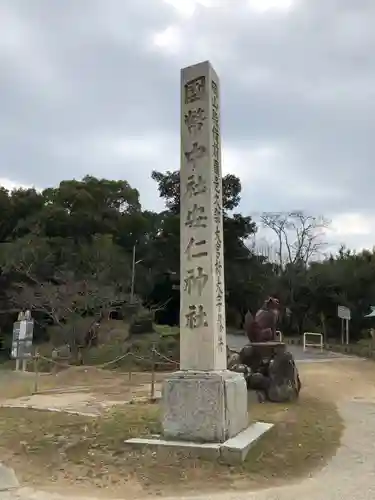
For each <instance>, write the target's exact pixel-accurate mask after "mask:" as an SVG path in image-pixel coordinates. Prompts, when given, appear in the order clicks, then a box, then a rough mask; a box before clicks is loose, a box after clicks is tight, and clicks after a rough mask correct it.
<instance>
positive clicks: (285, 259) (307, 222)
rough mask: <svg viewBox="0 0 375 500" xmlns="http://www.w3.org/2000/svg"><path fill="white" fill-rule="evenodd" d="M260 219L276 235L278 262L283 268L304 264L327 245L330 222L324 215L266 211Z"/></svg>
mask: <svg viewBox="0 0 375 500" xmlns="http://www.w3.org/2000/svg"><path fill="white" fill-rule="evenodd" d="M260 220H261V222H262V224H263V226H264V227H265V228H268V229H270V230H271V231H273V233H274V234H275V235H276V238H277V257H278V263H279V265H280V267H282V268H284V267H285V265H286V264H296V263H298V262H300V263H303V264H305V265H306V264H307V263H308V262H309V261H310V260H311V259H312V258H314V257H316V256H318V255H319V254H320V253H322V251H323V248H324V247H325V245H326V241H325V231H326V229H328V227H329V225H330V222H329V221H328V220H327V219H325V218H324V217H323V216H313V215H308V214H305V213H304V212H301V211H295V212H281V213H280V212H277V213H274V212H265V213H263V214H262V215H261V216H260Z"/></svg>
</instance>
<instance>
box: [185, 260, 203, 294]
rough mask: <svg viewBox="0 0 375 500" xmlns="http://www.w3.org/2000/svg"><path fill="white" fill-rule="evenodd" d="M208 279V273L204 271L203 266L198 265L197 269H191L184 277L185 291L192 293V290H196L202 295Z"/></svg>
mask: <svg viewBox="0 0 375 500" xmlns="http://www.w3.org/2000/svg"><path fill="white" fill-rule="evenodd" d="M207 281H208V274H206V273H205V272H204V269H203V267H201V266H198V267H197V268H196V269H189V270H188V271H187V276H186V278H185V279H184V291H185V292H187V293H188V294H189V295H191V292H192V291H194V290H196V291H197V292H198V295H199V296H201V295H202V292H203V289H204V287H205V286H206V283H207Z"/></svg>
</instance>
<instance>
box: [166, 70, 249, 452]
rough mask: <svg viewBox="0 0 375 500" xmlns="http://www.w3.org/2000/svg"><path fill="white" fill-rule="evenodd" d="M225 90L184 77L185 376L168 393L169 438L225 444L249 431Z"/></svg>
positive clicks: (214, 82)
mask: <svg viewBox="0 0 375 500" xmlns="http://www.w3.org/2000/svg"><path fill="white" fill-rule="evenodd" d="M220 136H221V134H220V85H219V79H218V76H217V74H216V72H215V71H214V69H213V68H212V66H211V64H210V63H209V62H208V61H206V62H202V63H200V64H196V65H194V66H189V67H187V68H184V69H183V70H182V72H181V171H180V180H181V245H180V246H181V267H180V290H181V299H180V342H181V345H180V359H181V365H180V371H178V372H176V373H174V374H172V375H171V376H170V377H169V378H168V379H167V380H166V381H165V382H164V386H163V394H162V409H163V419H162V427H163V435H164V437H165V438H169V439H178V440H189V441H199V442H217V443H223V442H224V441H226V440H227V439H229V438H231V437H233V436H236V435H237V434H238V433H239V432H241V431H243V430H244V429H245V428H247V426H248V412H247V389H246V383H245V380H244V377H243V375H242V374H237V373H234V372H231V371H228V370H227V358H226V327H225V289H224V264H223V204H222V174H221V140H220Z"/></svg>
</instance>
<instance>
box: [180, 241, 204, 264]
mask: <svg viewBox="0 0 375 500" xmlns="http://www.w3.org/2000/svg"><path fill="white" fill-rule="evenodd" d="M206 246H207V242H206V240H196V239H195V238H190V240H189V243H188V244H187V246H186V248H185V255H186V256H187V259H188V260H189V261H191V260H192V259H194V258H197V257H207V256H208V252H207V250H205V247H206Z"/></svg>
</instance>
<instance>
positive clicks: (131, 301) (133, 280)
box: [130, 244, 143, 304]
mask: <svg viewBox="0 0 375 500" xmlns="http://www.w3.org/2000/svg"><path fill="white" fill-rule="evenodd" d="M135 247H136V244H134V245H133V259H132V281H131V289H130V303H131V304H133V303H134V286H135V266H136V265H137V264H139V263H140V262H142V261H143V259H139V260H135Z"/></svg>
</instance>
